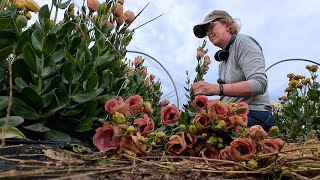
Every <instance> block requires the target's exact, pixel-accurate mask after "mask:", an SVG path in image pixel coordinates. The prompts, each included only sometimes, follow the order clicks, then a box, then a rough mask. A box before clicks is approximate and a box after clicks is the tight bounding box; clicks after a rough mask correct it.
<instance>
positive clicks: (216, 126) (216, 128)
mask: <svg viewBox="0 0 320 180" xmlns="http://www.w3.org/2000/svg"><path fill="white" fill-rule="evenodd" d="M211 129H212V130H213V131H215V132H217V131H221V129H222V128H221V126H220V125H219V124H217V125H214V126H212V128H211Z"/></svg>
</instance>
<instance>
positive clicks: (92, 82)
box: [87, 73, 99, 90]
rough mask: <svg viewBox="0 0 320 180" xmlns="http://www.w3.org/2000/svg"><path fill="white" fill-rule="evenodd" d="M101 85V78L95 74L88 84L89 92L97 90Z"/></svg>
mask: <svg viewBox="0 0 320 180" xmlns="http://www.w3.org/2000/svg"><path fill="white" fill-rule="evenodd" d="M98 85H99V76H98V74H97V73H93V74H92V75H91V76H90V77H89V79H88V82H87V90H91V89H96V88H97V87H98Z"/></svg>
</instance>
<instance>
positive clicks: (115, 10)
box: [113, 3, 123, 17]
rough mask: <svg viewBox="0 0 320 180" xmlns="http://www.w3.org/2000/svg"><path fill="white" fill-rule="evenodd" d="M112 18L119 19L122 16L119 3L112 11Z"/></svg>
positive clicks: (121, 7) (121, 8)
mask: <svg viewBox="0 0 320 180" xmlns="http://www.w3.org/2000/svg"><path fill="white" fill-rule="evenodd" d="M113 14H114V16H116V17H120V16H122V15H123V6H122V4H120V3H117V5H116V7H115V9H114V11H113Z"/></svg>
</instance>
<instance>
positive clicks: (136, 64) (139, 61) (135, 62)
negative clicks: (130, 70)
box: [134, 56, 144, 67]
mask: <svg viewBox="0 0 320 180" xmlns="http://www.w3.org/2000/svg"><path fill="white" fill-rule="evenodd" d="M143 61H144V59H142V57H141V56H137V57H136V58H134V66H135V67H138V66H139V65H140V64H142V63H143Z"/></svg>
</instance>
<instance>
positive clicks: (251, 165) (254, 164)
mask: <svg viewBox="0 0 320 180" xmlns="http://www.w3.org/2000/svg"><path fill="white" fill-rule="evenodd" d="M247 166H248V167H249V168H252V169H257V168H258V162H257V161H255V160H253V159H251V160H249V161H248V162H247Z"/></svg>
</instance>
